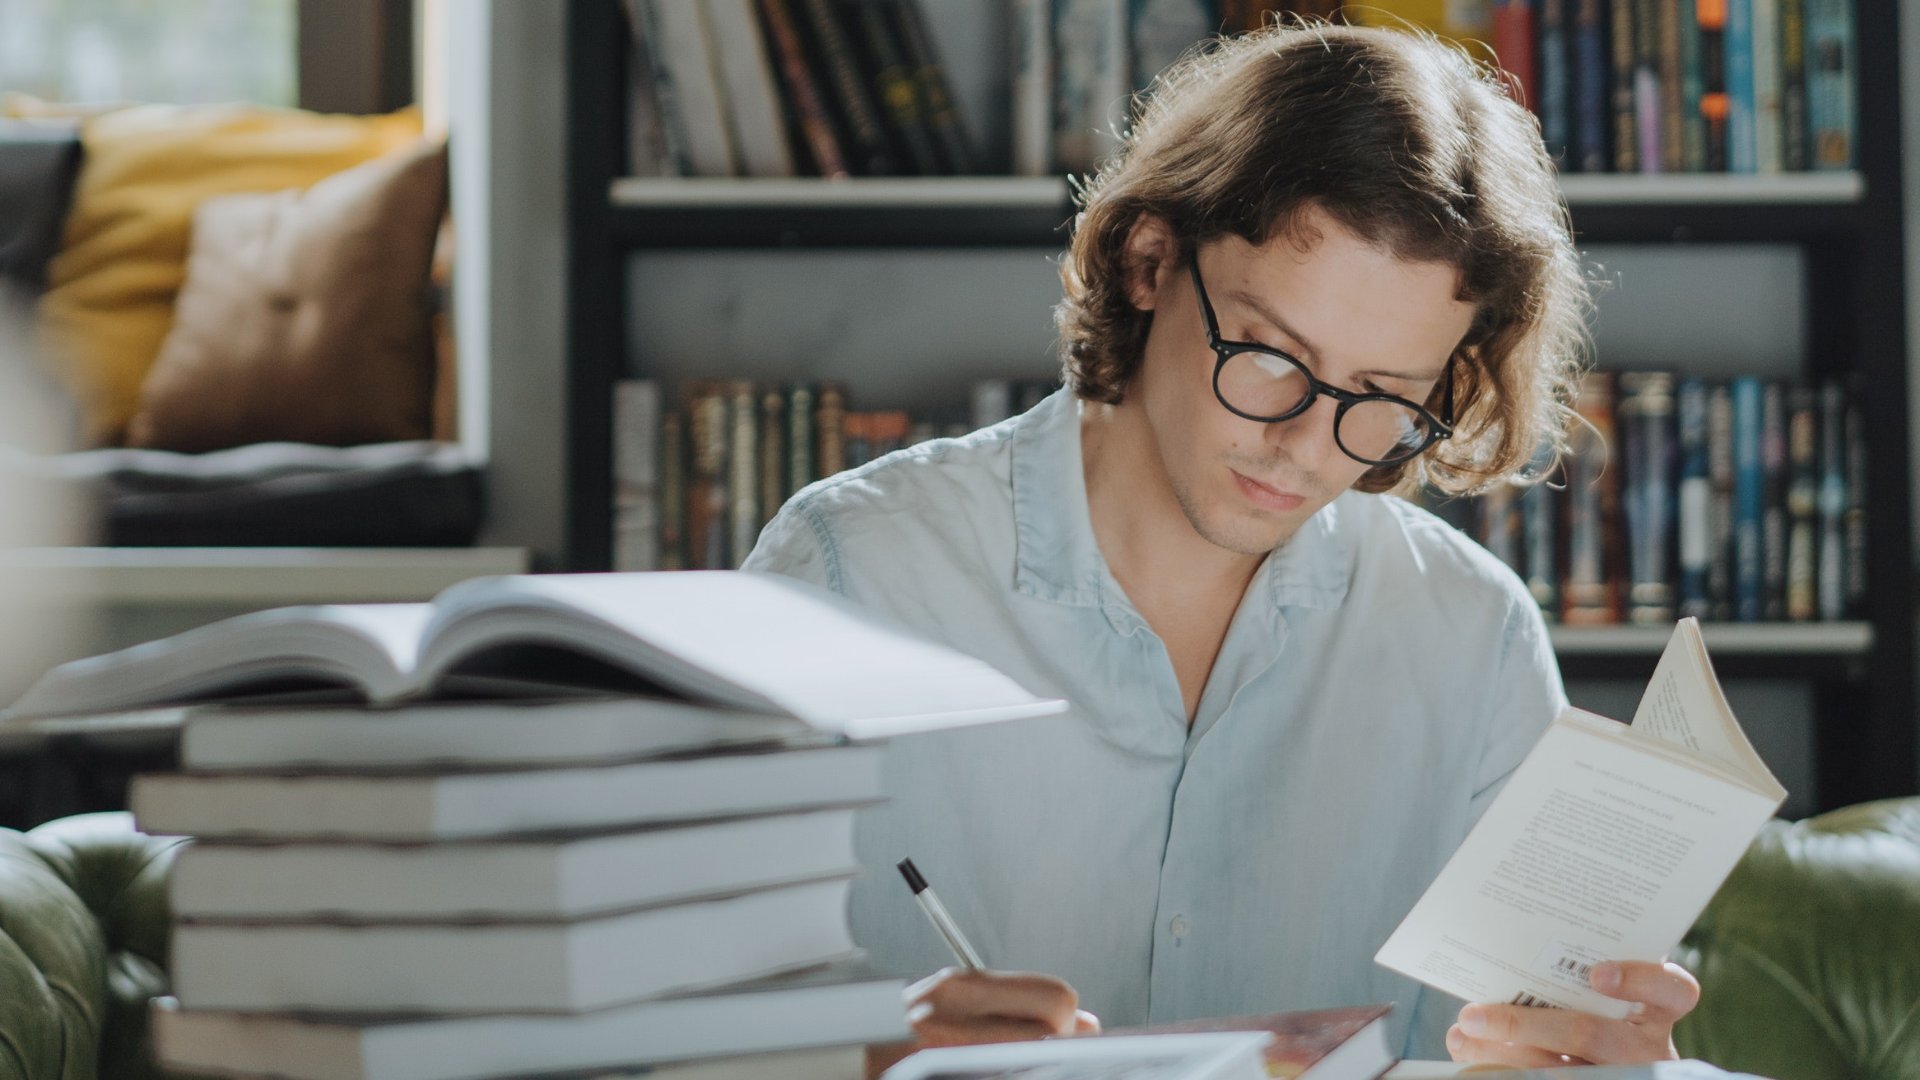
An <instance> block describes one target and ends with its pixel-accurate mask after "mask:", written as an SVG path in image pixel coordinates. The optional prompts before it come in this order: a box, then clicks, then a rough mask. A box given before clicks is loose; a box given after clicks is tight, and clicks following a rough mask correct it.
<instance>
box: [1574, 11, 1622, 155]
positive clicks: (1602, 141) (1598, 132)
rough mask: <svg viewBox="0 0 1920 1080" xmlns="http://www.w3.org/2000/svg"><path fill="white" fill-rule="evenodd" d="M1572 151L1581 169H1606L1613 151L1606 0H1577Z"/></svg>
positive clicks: (1575, 13) (1575, 12)
mask: <svg viewBox="0 0 1920 1080" xmlns="http://www.w3.org/2000/svg"><path fill="white" fill-rule="evenodd" d="M1574 3H1575V5H1576V6H1575V8H1574V21H1573V151H1572V155H1571V160H1572V163H1573V167H1574V169H1575V170H1576V171H1578V172H1596V173H1597V172H1606V171H1607V166H1608V164H1609V163H1610V162H1611V161H1612V160H1613V155H1612V152H1611V149H1610V147H1609V146H1608V141H1607V133H1608V131H1609V129H1610V125H1609V121H1608V115H1609V114H1608V102H1609V100H1610V97H1609V95H1608V91H1607V74H1608V71H1609V70H1610V63H1609V60H1608V51H1607V22H1608V18H1607V4H1606V0H1574Z"/></svg>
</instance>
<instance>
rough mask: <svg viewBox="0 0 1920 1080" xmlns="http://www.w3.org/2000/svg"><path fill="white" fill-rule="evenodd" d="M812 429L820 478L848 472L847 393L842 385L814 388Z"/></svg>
mask: <svg viewBox="0 0 1920 1080" xmlns="http://www.w3.org/2000/svg"><path fill="white" fill-rule="evenodd" d="M814 395H815V397H814V401H815V406H814V413H813V428H814V436H815V445H816V446H817V447H818V449H817V450H816V451H815V454H814V464H815V466H816V467H817V468H818V470H819V474H820V475H821V476H833V475H834V474H836V473H841V472H845V471H846V469H847V431H846V419H847V391H846V388H845V387H843V386H841V385H840V384H839V383H820V384H819V385H818V386H816V387H815V388H814Z"/></svg>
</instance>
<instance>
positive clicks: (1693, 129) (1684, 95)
mask: <svg viewBox="0 0 1920 1080" xmlns="http://www.w3.org/2000/svg"><path fill="white" fill-rule="evenodd" d="M1678 7H1679V9H1680V18H1679V20H1678V26H1677V28H1676V29H1677V32H1678V33H1679V35H1680V168H1681V169H1682V170H1684V171H1686V172H1696V173H1697V172H1705V171H1706V168H1707V120H1706V115H1705V113H1703V112H1702V111H1701V98H1702V96H1704V95H1705V93H1706V84H1705V73H1704V69H1703V67H1702V63H1701V56H1700V17H1699V11H1698V5H1697V3H1696V2H1695V0H1679V3H1678Z"/></svg>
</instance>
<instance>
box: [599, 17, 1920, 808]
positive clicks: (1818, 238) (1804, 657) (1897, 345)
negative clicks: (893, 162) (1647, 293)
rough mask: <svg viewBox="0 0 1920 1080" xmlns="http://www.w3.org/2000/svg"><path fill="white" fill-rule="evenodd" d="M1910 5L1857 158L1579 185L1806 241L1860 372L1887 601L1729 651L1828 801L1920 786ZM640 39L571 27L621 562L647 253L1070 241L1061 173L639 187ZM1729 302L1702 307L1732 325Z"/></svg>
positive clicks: (1624, 234)
mask: <svg viewBox="0 0 1920 1080" xmlns="http://www.w3.org/2000/svg"><path fill="white" fill-rule="evenodd" d="M1897 16H1898V11H1897V7H1896V3H1895V0H1857V2H1856V5H1855V19H1856V26H1858V27H1861V28H1862V31H1861V32H1860V33H1859V35H1858V52H1857V62H1858V83H1857V93H1858V100H1860V101H1861V102H1863V103H1866V107H1863V108H1861V110H1860V116H1859V138H1858V146H1859V152H1858V157H1859V161H1858V167H1857V169H1856V170H1855V171H1852V172H1843V173H1813V174H1791V175H1775V176H1724V175H1718V176H1716V175H1671V176H1618V175H1574V176H1568V177H1566V178H1565V179H1564V181H1563V190H1564V191H1565V192H1566V195H1567V200H1568V203H1569V205H1570V207H1571V208H1572V214H1573V222H1574V228H1575V231H1576V233H1577V234H1578V237H1579V240H1580V242H1581V244H1582V246H1586V245H1589V244H1634V245H1686V244H1709V243H1711V244H1752V245H1782V244H1786V245H1792V246H1794V247H1795V248H1796V249H1797V250H1798V251H1799V252H1800V255H1801V257H1802V258H1803V260H1804V265H1805V271H1806V272H1805V282H1806V286H1805V288H1806V295H1805V297H1804V303H1805V310H1806V312H1807V318H1806V321H1805V338H1804V340H1803V341H1801V342H1799V343H1798V346H1799V347H1798V349H1797V353H1798V355H1799V356H1800V357H1802V365H1801V372H1802V374H1803V375H1805V376H1807V377H1809V378H1821V377H1827V376H1837V375H1851V376H1853V377H1855V378H1857V379H1858V380H1859V381H1860V382H1861V384H1862V385H1863V386H1865V387H1869V388H1870V390H1869V391H1868V392H1865V393H1863V394H1862V395H1861V405H1862V409H1863V421H1864V424H1865V427H1866V431H1867V433H1868V439H1869V442H1870V445H1871V447H1872V456H1871V460H1870V464H1869V476H1868V483H1869V488H1870V490H1871V491H1872V492H1873V493H1875V497H1874V498H1873V500H1872V502H1871V512H1870V517H1869V523H1868V555H1867V561H1868V580H1869V581H1870V582H1871V593H1870V597H1869V601H1868V603H1869V607H1868V610H1867V611H1866V612H1865V614H1864V618H1863V619H1861V621H1859V622H1851V623H1827V624H1782V625H1768V624H1727V625H1717V624H1716V625H1713V626H1710V627H1709V628H1708V634H1707V641H1708V647H1709V648H1710V649H1711V650H1712V651H1713V654H1714V657H1715V662H1716V665H1717V666H1718V667H1719V669H1720V670H1721V671H1722V673H1723V674H1724V675H1726V676H1727V677H1729V678H1748V677H1780V678H1795V679H1805V680H1808V681H1810V683H1811V684H1812V685H1813V687H1814V694H1813V700H1814V707H1815V716H1814V718H1813V728H1812V730H1813V739H1814V754H1815V758H1816V761H1815V766H1814V768H1815V786H1816V789H1817V790H1816V792H1815V793H1814V796H1813V798H1812V800H1811V801H1812V805H1813V806H1814V807H1815V808H1816V809H1825V808H1829V807H1834V806H1839V805H1843V804H1846V803H1850V802H1857V801H1861V800H1865V799H1870V798H1878V797H1884V796H1892V795H1900V794H1908V793H1911V792H1913V791H1914V790H1916V788H1917V787H1920V740H1917V739H1916V730H1917V728H1920V724H1917V722H1916V708H1915V706H1916V695H1915V684H1914V678H1913V673H1912V672H1913V662H1912V658H1913V655H1914V645H1915V641H1914V600H1915V589H1914V584H1915V583H1914V569H1913V567H1914V550H1913V549H1914V541H1913V539H1912V534H1911V525H1912V521H1911V511H1910V507H1909V501H1910V500H1909V492H1910V491H1911V484H1910V476H1909V471H1910V468H1909V457H1908V447H1909V444H1910V439H1911V435H1910V428H1909V417H1908V404H1907V402H1908V394H1907V386H1908V382H1907V370H1906V341H1907V333H1908V329H1907V326H1906V317H1905V308H1904V303H1903V296H1904V292H1903V289H1904V285H1903V275H1904V269H1903V250H1902V241H1901V235H1902V206H1901V171H1900V170H1901V163H1900V131H1901V124H1900V117H1899V100H1900V86H1899V70H1898V65H1897V56H1896V44H1897V42H1896V35H1893V34H1891V33H1876V32H1873V31H1872V30H1871V29H1868V28H1872V27H1876V26H1891V25H1893V24H1894V22H1895V20H1896V19H1897ZM626 45H627V36H626V29H625V26H624V24H623V22H622V15H621V12H620V6H619V3H618V2H617V0H572V2H571V3H570V4H569V7H568V12H567V27H566V57H567V59H566V74H565V83H566V95H567V107H566V117H567V120H566V132H565V143H566V151H565V166H566V170H567V172H566V185H567V208H566V228H567V241H568V250H567V265H568V277H569V282H570V285H569V288H568V301H567V302H568V310H567V313H566V325H567V356H566V379H567V384H566V400H567V406H566V410H567V419H568V431H569V441H568V446H567V450H566V453H567V466H566V478H565V494H566V499H565V503H566V514H565V523H566V535H567V542H566V553H565V560H566V564H567V566H568V567H570V568H572V569H580V570H590V569H603V568H605V567H607V566H608V565H609V563H610V559H611V501H612V500H611V491H612V476H611V440H612V417H611V412H610V408H609V406H608V402H609V400H610V397H611V392H610V389H611V386H612V385H613V383H614V381H615V380H617V379H618V378H620V377H622V375H623V374H624V373H625V366H624V356H623V351H624V348H625V342H624V333H625V326H626V323H625V319H626V314H627V292H626V263H627V259H628V256H629V255H631V254H633V253H636V252H644V251H681V250H725V249H731V250H736V251H739V250H753V249H762V250H794V249H807V250H844V251H859V250H864V249H896V250H897V249H902V248H949V249H954V248H957V249H980V248H1030V249H1034V250H1036V251H1045V250H1049V249H1056V248H1059V247H1060V246H1062V245H1063V243H1064V239H1065V235H1066V233H1065V226H1066V224H1067V223H1068V222H1069V221H1070V219H1071V216H1072V208H1071V203H1070V201H1069V197H1068V194H1069V193H1068V189H1067V186H1066V184H1065V182H1064V181H1062V180H1058V179H1033V178H1024V177H959V178H924V179H854V180H839V181H827V180H817V179H799V180H779V181H765V180H744V179H743V180H721V179H686V180H654V179H637V178H632V177H625V176H623V175H622V166H621V163H622V162H623V161H624V160H625V157H624V146H625V105H624V102H625V90H624V87H625V85H626V82H625V80H626V71H625V64H626V57H625V49H626ZM1712 317H1713V313H1712V312H1703V313H1702V318H1703V319H1711V318H1712ZM1553 633H1554V645H1555V649H1556V652H1557V653H1558V655H1559V656H1560V658H1561V663H1562V668H1563V671H1564V672H1565V674H1566V675H1567V677H1568V678H1570V679H1574V678H1622V679H1644V678H1646V677H1647V676H1648V675H1650V674H1651V672H1652V669H1653V664H1654V661H1655V659H1656V658H1657V655H1658V652H1659V649H1660V647H1661V646H1662V645H1663V644H1664V642H1665V640H1666V633H1665V631H1663V630H1659V629H1654V628H1645V627H1631V626H1622V627H1598V628H1577V627H1556V628H1555V629H1554V632H1553Z"/></svg>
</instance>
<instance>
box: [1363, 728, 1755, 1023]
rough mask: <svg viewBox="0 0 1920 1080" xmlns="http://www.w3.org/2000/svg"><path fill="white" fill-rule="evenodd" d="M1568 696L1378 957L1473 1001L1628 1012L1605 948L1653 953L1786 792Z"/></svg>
mask: <svg viewBox="0 0 1920 1080" xmlns="http://www.w3.org/2000/svg"><path fill="white" fill-rule="evenodd" d="M1638 741H1639V740H1638V739H1637V738H1636V737H1635V736H1633V735H1632V734H1630V733H1629V732H1628V731H1627V729H1625V728H1624V727H1622V726H1621V725H1619V724H1616V723H1614V722H1613V721H1611V720H1606V719H1603V718H1601V717H1597V716H1594V715H1593V714H1591V713H1583V712H1580V711H1579V710H1577V709H1568V710H1567V711H1566V712H1564V713H1562V714H1561V716H1560V718H1559V719H1557V720H1555V722H1554V724H1553V726H1552V727H1550V728H1549V729H1548V731H1547V733H1546V735H1545V736H1543V737H1542V738H1541V740H1540V742H1539V744H1538V745H1536V746H1535V747H1534V749H1533V751H1532V752H1531V753H1529V754H1528V755H1527V758H1526V760H1525V761H1523V762H1522V763H1521V765H1520V767H1519V768H1518V769H1517V770H1515V772H1514V774H1513V776H1512V777H1511V779H1510V780H1509V781H1508V783H1507V786H1506V787H1505V788H1504V789H1503V790H1502V791H1501V793H1500V795H1499V796H1498V797H1497V798H1496V799H1495V800H1494V802H1493V805H1492V806H1491V807H1489V808H1488V809H1487V813H1486V815H1485V816H1484V817H1483V818H1482V819H1481V820H1480V823H1479V824H1478V825H1476V826H1475V827H1474V829H1473V831H1472V832H1471V833H1469V834H1468V836H1467V839H1466V841H1465V842H1464V843H1462V844H1461V846H1460V850H1459V851H1458V852H1456V853H1455V854H1454V856H1453V858H1452V860H1451V861H1449V862H1448V863H1447V865H1446V867H1445V868H1444V869H1442V870H1441V872H1440V876H1439V877H1438V878H1436V879H1435V880H1434V882H1433V884H1432V886H1430V887H1429V888H1428V890H1427V892H1426V894H1425V895H1424V896H1422V897H1421V898H1420V902H1419V903H1417V904H1415V905H1414V908H1413V910H1412V911H1411V912H1410V913H1408V915H1407V917H1406V919H1405V920H1404V921H1403V922H1402V923H1401V924H1400V926H1399V928H1398V929H1396V930H1395V931H1394V933H1393V936H1392V937H1390V938H1389V939H1388V940H1387V943H1386V945H1385V946H1383V947H1382V948H1381V950H1380V952H1379V954H1378V955H1377V956H1375V958H1374V959H1375V960H1376V961H1378V962H1379V963H1381V964H1384V965H1385V966H1387V967H1389V968H1392V969H1393V970H1395V971H1398V972H1400V973H1401V974H1403V975H1406V976H1408V977H1410V978H1414V979H1417V980H1419V981H1421V982H1423V983H1426V984H1427V985H1429V986H1432V987H1435V988H1436V989H1439V990H1442V991H1444V992H1446V993H1449V994H1452V995H1454V996H1456V997H1460V998H1464V999H1466V1000H1468V1001H1483V1002H1519V1003H1522V1004H1545V1005H1554V1006H1560V1007H1564V1008H1572V1009H1578V1010H1581V1011H1583V1012H1589V1013H1594V1014H1597V1015H1600V1016H1607V1017H1613V1018H1619V1017H1622V1016H1625V1015H1626V1003H1624V1002H1620V1001H1616V1000H1614V999H1612V998H1608V997H1605V996H1603V995H1601V994H1599V993H1597V992H1595V991H1593V990H1592V989H1591V988H1590V987H1589V986H1588V974H1589V972H1590V971H1591V969H1592V966H1593V965H1594V964H1596V963H1599V962H1601V961H1603V960H1660V959H1662V958H1664V957H1665V956H1666V954H1667V953H1668V952H1669V951H1670V950H1671V949H1672V948H1673V947H1674V946H1675V945H1676V944H1678V943H1679V941H1680V937H1681V935H1682V934H1684V933H1685V932H1686V930H1687V928H1688V927H1689V926H1691V925H1692V924H1693V922H1694V920H1696V919H1697V918H1698V917H1699V915H1700V912H1701V910H1702V909H1703V908H1705V907H1706V904H1707V901H1708V900H1709V899H1711V898H1712V896H1713V894H1714V892H1715V890H1717V889H1718V888H1719V887H1720V884H1721V882H1722V881H1723V880H1725V878H1726V876H1727V874H1728V873H1729V872H1731V871H1732V869H1733V866H1734V864H1735V863H1736V862H1738V861H1739V858H1740V856H1741V855H1742V854H1744V853H1745V852H1746V849H1747V845H1748V844H1749V843H1751V842H1752V839H1753V836H1754V834H1755V832H1757V831H1758V830H1759V828H1760V826H1761V825H1762V824H1764V823H1765V822H1766V820H1767V818H1768V817H1770V816H1771V815H1772V814H1773V812H1774V810H1775V809H1776V808H1777V807H1778V805H1779V801H1778V800H1777V799H1773V798H1771V797H1769V796H1765V795H1760V794H1756V793H1755V792H1752V791H1749V790H1746V789H1745V788H1743V787H1741V786H1739V785H1738V784H1736V783H1734V782H1733V781H1732V780H1730V779H1723V778H1721V777H1719V776H1718V775H1716V774H1712V773H1706V772H1701V771H1699V770H1697V769H1695V768H1692V767H1690V766H1689V765H1687V764H1686V763H1684V762H1682V761H1680V760H1676V759H1674V758H1672V757H1669V756H1668V755H1665V754H1660V753H1649V752H1648V748H1647V747H1644V746H1636V745H1635V743H1636V742H1638Z"/></svg>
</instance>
